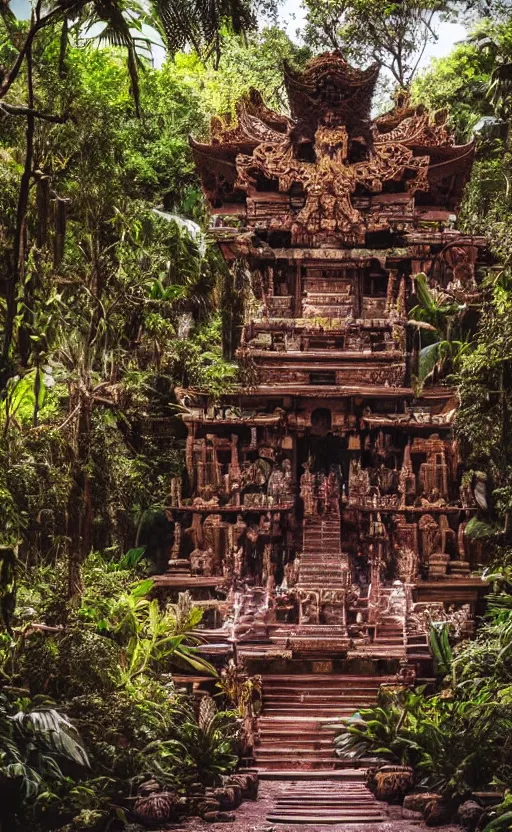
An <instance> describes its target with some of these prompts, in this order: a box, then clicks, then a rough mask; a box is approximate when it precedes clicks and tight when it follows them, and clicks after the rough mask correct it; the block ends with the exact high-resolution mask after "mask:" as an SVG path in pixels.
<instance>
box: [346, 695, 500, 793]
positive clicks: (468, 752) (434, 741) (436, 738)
mask: <svg viewBox="0 0 512 832" xmlns="http://www.w3.org/2000/svg"><path fill="white" fill-rule="evenodd" d="M508 698H509V697H505V698H503V697H502V698H499V699H498V701H496V698H495V696H494V694H493V692H492V690H491V689H482V690H480V691H479V693H478V694H477V693H476V692H475V694H474V696H471V697H469V698H468V697H467V694H466V693H464V694H462V692H458V691H457V692H454V691H451V690H446V691H444V692H442V693H441V694H436V695H433V696H426V695H425V691H424V689H422V688H418V689H417V690H416V691H405V690H399V691H396V692H393V691H391V693H390V694H388V695H387V696H386V700H385V701H384V702H383V703H382V705H378V706H376V707H375V708H369V709H364V710H361V712H360V713H359V714H356V715H355V716H354V717H351V718H349V719H345V720H343V721H342V726H341V728H340V733H339V736H338V737H337V738H336V740H335V744H336V749H337V753H338V754H339V755H340V756H343V757H345V758H348V759H352V760H353V759H359V758H361V757H368V756H374V755H375V756H377V757H381V758H383V760H385V761H388V762H389V761H391V762H396V763H400V764H402V765H403V764H405V765H408V766H410V767H412V768H413V769H414V770H415V772H416V777H417V780H418V782H419V783H421V784H422V785H424V786H426V787H427V788H432V789H435V790H436V791H437V790H439V791H441V792H442V793H443V794H444V795H446V796H447V797H449V798H450V799H459V800H460V799H462V798H464V797H465V796H467V795H468V794H469V793H470V792H471V791H472V790H473V789H477V788H485V787H488V786H489V784H490V783H491V781H493V778H495V777H498V778H499V777H500V776H501V775H505V777H506V776H508V772H509V770H510V762H511V758H510V752H509V750H507V749H504V748H503V743H502V741H501V739H500V738H502V737H503V736H506V735H507V732H508V731H510V729H511V726H512V718H511V715H510V708H509V705H508V704H507V701H508Z"/></svg>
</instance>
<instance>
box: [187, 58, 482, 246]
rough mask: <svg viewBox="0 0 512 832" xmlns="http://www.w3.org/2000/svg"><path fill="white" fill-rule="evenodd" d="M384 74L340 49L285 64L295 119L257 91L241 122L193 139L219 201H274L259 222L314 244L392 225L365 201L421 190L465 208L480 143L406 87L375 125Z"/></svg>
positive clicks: (214, 201) (423, 196) (244, 102)
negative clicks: (458, 135) (362, 203)
mask: <svg viewBox="0 0 512 832" xmlns="http://www.w3.org/2000/svg"><path fill="white" fill-rule="evenodd" d="M377 76H378V67H377V66H376V65H372V66H371V67H369V68H368V69H366V70H359V69H354V68H352V67H351V66H349V64H348V63H347V62H346V61H345V60H344V58H343V57H342V55H340V54H339V53H338V52H333V53H326V54H324V55H320V56H318V57H317V58H314V59H313V60H311V61H310V62H309V63H308V64H307V65H306V67H305V69H304V70H302V71H296V70H293V69H292V68H291V67H289V66H285V69H284V79H285V84H286V89H287V91H288V97H289V102H290V111H291V116H288V115H283V114H279V113H276V112H274V111H273V110H271V109H270V108H269V107H267V106H266V105H265V103H264V101H263V98H262V96H261V94H260V93H259V92H257V91H256V90H251V91H250V92H249V93H248V94H246V95H245V96H243V97H242V98H241V99H240V101H239V102H238V104H237V107H236V118H235V119H231V118H229V117H215V118H214V119H213V120H212V125H211V138H210V141H209V142H205V143H200V142H197V141H195V140H194V139H192V138H191V140H190V143H191V146H192V150H193V154H194V158H195V162H196V165H197V168H198V171H199V173H200V176H201V179H202V184H203V188H204V190H205V192H206V194H207V196H208V199H209V200H210V203H211V205H212V207H213V208H219V209H222V208H223V206H227V207H228V208H229V207H230V206H233V205H236V204H238V205H240V206H241V207H243V205H244V204H248V203H247V200H248V198H249V197H250V198H251V200H252V199H254V198H260V197H261V199H260V201H263V203H264V204H265V205H270V204H271V203H272V200H273V204H272V205H271V207H270V209H269V210H270V214H272V216H270V215H269V216H265V208H263V209H262V211H260V215H259V216H258V217H257V218H256V219H258V220H259V224H260V225H261V224H262V223H263V225H264V224H265V223H266V224H267V227H271V226H272V225H273V226H274V227H276V228H280V229H288V230H291V231H292V236H293V235H294V234H295V237H296V241H297V242H300V241H302V242H304V243H306V244H308V243H311V244H313V245H315V244H317V243H319V242H321V243H322V244H325V243H326V242H328V241H329V239H331V238H332V237H333V236H334V237H337V238H338V241H339V242H342V241H343V242H349V241H350V239H351V238H352V239H353V240H361V239H362V235H363V234H364V232H365V231H378V230H383V229H385V228H386V227H389V225H388V224H387V219H386V217H385V216H384V217H382V216H379V215H377V213H376V212H375V211H373V212H372V210H371V208H370V210H369V211H367V215H363V214H362V213H361V210H360V208H359V207H358V206H356V204H355V199H356V198H359V200H360V198H367V199H368V198H370V200H371V197H372V195H378V194H400V193H402V194H408V195H409V196H410V197H411V198H414V196H415V194H418V195H419V196H420V202H422V203H423V204H424V205H425V204H426V205H432V206H442V207H443V209H445V210H448V211H453V210H454V209H456V207H457V205H458V202H459V201H460V198H461V195H462V190H463V187H464V185H465V183H466V181H467V178H468V176H469V173H470V171H471V165H472V161H473V155H474V144H473V143H471V144H467V145H462V146H457V145H455V144H454V139H453V134H452V133H451V131H450V130H449V128H448V126H447V118H448V114H447V111H446V110H438V111H436V112H430V111H429V110H428V109H427V108H426V107H424V106H423V105H413V104H412V103H411V101H410V97H409V94H408V93H407V92H405V91H402V90H401V91H399V92H398V93H397V95H396V96H395V102H394V107H393V108H392V109H391V110H390V111H389V112H387V113H384V114H383V115H381V116H379V117H377V118H375V119H374V120H373V121H372V119H371V116H370V110H371V103H372V95H373V91H374V87H375V83H376V80H377ZM272 194H275V198H274V197H272V196H271V195H272ZM294 200H295V203H294ZM267 213H268V212H267ZM381 213H382V212H381ZM247 216H248V217H249V212H248V214H247ZM249 224H251V223H249ZM256 224H258V223H256Z"/></svg>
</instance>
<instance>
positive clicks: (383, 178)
mask: <svg viewBox="0 0 512 832" xmlns="http://www.w3.org/2000/svg"><path fill="white" fill-rule="evenodd" d="M336 121H337V119H336V115H335V114H334V113H327V114H326V116H325V119H324V121H323V122H322V123H320V124H319V125H318V127H317V129H316V131H315V134H314V146H313V147H314V156H315V159H314V161H311V162H309V161H300V160H299V159H297V157H296V153H295V147H294V144H293V135H292V131H291V130H288V131H287V133H286V135H284V136H283V135H282V134H280V133H275V134H274V136H273V140H272V141H266V142H262V143H261V144H259V145H258V146H257V147H256V148H255V150H254V151H253V153H252V155H248V154H243V153H241V154H239V155H238V156H237V157H236V170H237V174H238V178H237V182H236V186H237V187H238V188H240V189H242V190H244V191H246V192H248V191H250V190H251V189H255V188H257V185H258V178H259V177H261V175H263V176H264V177H266V178H267V179H275V180H277V182H278V188H279V191H281V192H288V191H289V190H290V189H291V188H292V186H297V185H298V186H301V188H302V189H303V192H304V206H303V208H302V209H301V210H300V211H299V212H298V214H297V215H296V216H294V215H293V214H292V213H291V212H290V213H288V214H287V215H285V216H284V217H279V219H278V220H276V222H275V224H276V226H277V225H279V226H280V227H281V228H283V227H284V228H292V226H298V227H301V226H302V228H303V229H305V230H306V231H307V232H308V233H309V234H313V235H315V234H318V233H325V234H335V233H339V234H348V235H350V234H355V236H357V231H358V230H359V229H360V226H361V223H362V219H361V214H360V212H359V211H358V210H357V209H356V208H355V207H354V205H353V203H352V194H353V193H354V192H355V190H356V188H357V186H358V185H361V186H363V187H364V188H365V189H366V190H367V191H370V192H371V193H380V192H381V191H382V187H383V183H384V182H387V181H391V180H400V179H403V178H404V177H406V180H407V181H406V188H407V191H408V192H409V193H411V194H413V193H415V191H417V190H423V191H427V190H428V178H427V174H428V165H429V157H428V156H414V153H413V151H412V149H411V148H410V147H408V146H407V145H406V144H404V143H400V142H399V141H395V140H391V141H389V140H387V138H384V137H379V141H378V142H375V143H374V145H373V148H372V149H371V151H370V155H369V158H368V159H367V160H366V161H363V162H356V163H353V162H350V161H349V158H348V148H349V136H348V132H347V129H346V127H345V126H344V125H342V124H336ZM422 122H423V120H422ZM394 132H395V131H394ZM383 225H384V226H387V221H386V220H383Z"/></svg>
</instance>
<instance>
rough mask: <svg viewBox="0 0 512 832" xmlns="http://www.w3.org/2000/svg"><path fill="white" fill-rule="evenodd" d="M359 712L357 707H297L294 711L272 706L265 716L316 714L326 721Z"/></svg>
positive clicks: (287, 707)
mask: <svg viewBox="0 0 512 832" xmlns="http://www.w3.org/2000/svg"><path fill="white" fill-rule="evenodd" d="M357 710H358V708H357V707H354V708H351V707H349V706H347V707H344V708H342V707H336V706H333V707H331V708H327V707H320V706H319V705H300V706H297V710H296V711H293V709H292V708H290V706H289V705H282V706H279V705H272V706H271V707H269V708H265V716H283V715H284V714H288V715H289V716H300V715H301V714H304V715H305V716H308V715H309V716H310V715H311V714H316V715H317V716H318V717H320V718H322V719H323V718H324V717H325V718H326V719H334V718H337V717H344V716H352V714H354V713H356V711H357Z"/></svg>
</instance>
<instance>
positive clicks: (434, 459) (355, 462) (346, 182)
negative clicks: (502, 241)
mask: <svg viewBox="0 0 512 832" xmlns="http://www.w3.org/2000/svg"><path fill="white" fill-rule="evenodd" d="M377 75H378V67H377V66H371V67H370V68H368V69H366V70H359V69H354V68H352V67H350V66H349V65H348V64H347V63H346V61H345V60H344V59H343V57H342V56H341V55H340V54H338V53H332V54H325V55H321V56H319V57H317V58H314V59H313V60H311V61H310V62H309V63H308V65H307V66H306V68H305V69H304V70H303V71H301V72H296V71H294V70H293V69H292V68H290V67H285V84H286V89H287V93H288V98H289V114H287V115H282V114H279V113H276V112H273V111H272V110H270V109H269V108H268V107H267V106H266V105H265V104H264V102H263V99H262V96H261V95H260V93H258V92H257V91H256V90H252V91H251V92H250V93H249V94H248V95H246V96H245V97H243V98H242V100H241V101H239V103H238V105H237V108H236V118H228V117H216V118H215V119H213V121H212V125H211V136H210V138H209V140H208V142H206V143H200V142H199V141H196V140H194V139H191V145H192V151H193V155H194V159H195V162H196V166H197V170H198V172H199V174H200V177H201V181H202V185H203V189H204V192H205V194H206V196H207V198H208V200H209V203H210V205H211V211H212V228H211V234H212V235H213V237H214V238H215V240H216V241H217V243H218V245H219V247H220V249H221V250H222V252H223V255H224V257H225V259H226V260H227V261H228V263H229V264H230V267H231V268H232V270H233V274H234V275H235V278H234V279H235V285H236V286H238V287H239V291H240V293H241V294H243V298H244V320H243V322H242V325H241V327H240V331H239V332H238V333H235V334H236V336H237V339H238V347H237V351H236V357H237V360H238V362H239V364H240V382H239V383H238V384H237V385H236V386H235V387H233V388H230V389H228V390H226V393H225V395H223V396H222V397H221V398H220V399H218V400H213V399H212V398H211V397H209V396H208V395H207V394H206V393H204V392H202V391H201V390H196V389H194V390H180V391H178V395H179V399H180V403H181V405H182V411H183V413H184V415H183V419H184V422H185V424H186V426H187V429H188V436H187V440H186V469H187V476H186V477H184V478H183V479H179V480H178V479H176V480H174V481H173V483H172V494H171V499H170V506H169V508H170V511H171V512H172V516H173V520H174V523H175V526H174V543H173V546H172V551H171V553H170V560H169V569H168V571H167V572H166V574H164V575H161V576H159V577H158V578H157V583H158V586H159V587H160V591H165V592H166V593H173V592H174V593H177V592H179V591H180V590H183V589H188V590H189V591H190V592H191V593H192V595H193V597H194V598H195V599H196V601H197V602H198V603H199V604H201V605H202V606H203V607H204V608H205V619H204V621H205V623H206V629H205V630H204V632H203V635H204V636H205V638H206V640H207V644H206V645H205V647H204V652H205V654H206V655H208V656H209V657H210V658H213V659H214V660H215V657H225V656H227V655H232V654H233V653H234V654H235V658H236V659H237V660H240V659H243V660H244V661H245V663H246V665H247V667H248V668H249V670H250V671H251V672H257V673H261V674H262V675H263V680H264V684H263V715H262V717H261V718H260V726H261V731H260V733H261V737H260V743H259V745H258V747H257V748H256V752H255V753H256V759H257V761H258V765H259V766H260V768H261V769H268V770H278V769H283V768H284V769H286V768H290V767H291V768H293V767H294V766H295V767H298V766H299V765H302V766H310V767H317V768H328V767H329V766H334V765H336V761H335V758H334V755H333V753H332V750H331V749H330V748H327V747H326V744H325V742H324V740H322V741H321V742H320V743H315V742H314V737H315V736H316V735H315V730H316V729H315V728H314V725H313V727H312V725H310V724H309V723H308V722H307V719H306V718H307V717H308V715H309V718H310V720H312V719H313V714H314V717H315V719H318V718H319V717H322V716H326V717H328V716H330V715H338V716H339V715H343V713H348V712H351V709H352V710H353V709H354V708H356V707H358V706H360V705H363V704H369V703H370V702H371V701H373V699H374V696H375V692H376V690H377V688H378V687H379V685H380V684H382V683H385V682H386V681H390V680H391V681H392V680H396V679H397V678H402V679H409V680H411V679H414V678H420V679H428V678H429V677H430V676H431V675H432V665H431V657H430V653H429V649H428V641H427V631H428V627H429V624H430V622H431V621H433V620H450V621H451V622H452V624H453V626H454V627H455V628H456V629H457V632H458V633H459V634H460V635H461V636H464V635H467V634H468V633H471V630H472V628H473V626H474V618H475V614H476V612H477V610H478V605H479V603H480V600H479V599H480V597H481V593H482V588H483V583H482V581H481V580H480V578H479V577H478V576H475V575H474V573H475V571H476V570H477V568H478V567H479V565H481V561H482V552H481V551H480V548H479V545H478V543H476V542H472V541H470V540H469V539H468V538H467V537H466V536H465V534H464V529H465V526H466V525H467V523H468V521H469V520H470V519H471V517H472V516H473V515H474V514H475V512H476V511H477V510H478V506H477V502H476V499H475V494H474V489H472V487H471V483H470V482H469V483H468V482H467V481H466V478H463V477H462V473H463V470H462V460H461V458H460V456H459V450H458V447H457V442H456V441H455V440H454V438H453V436H452V433H451V428H452V423H453V420H454V416H455V413H456V408H457V398H456V393H455V391H454V390H453V389H452V388H450V386H449V385H448V384H446V383H438V384H435V383H431V384H430V385H428V386H426V387H425V388H424V389H422V390H420V389H419V388H418V384H417V382H416V379H415V373H416V371H417V361H418V343H419V336H418V329H417V328H415V327H412V326H410V324H408V311H409V310H410V309H411V307H412V306H414V304H415V303H416V302H417V300H416V295H415V292H416V284H415V276H416V275H417V274H418V273H420V272H423V273H425V274H426V275H427V278H428V282H429V286H430V287H431V288H435V289H436V290H437V291H438V292H439V293H443V294H444V296H446V297H448V298H451V299H457V300H459V301H461V300H467V299H468V298H473V299H475V298H478V294H479V292H478V285H477V279H476V276H475V275H476V274H478V264H479V263H482V262H483V261H484V260H485V256H486V255H485V240H484V239H483V238H481V237H475V236H466V235H464V234H462V233H460V232H459V231H457V230H455V229H454V225H455V221H456V213H457V208H458V205H459V202H460V200H461V197H462V193H463V189H464V186H465V183H466V181H467V179H468V177H469V174H470V171H471V166H472V161H473V155H474V146H473V144H467V145H462V146H458V145H456V144H454V140H453V136H452V134H451V132H450V130H449V128H448V126H447V113H446V112H445V111H438V112H434V113H432V112H429V111H428V110H427V109H426V108H425V107H423V106H422V105H415V104H412V103H411V100H410V98H409V96H408V94H407V93H405V92H400V93H398V94H397V95H396V97H395V102H394V107H393V109H391V110H390V111H389V112H387V113H385V114H384V115H380V116H378V117H377V118H372V116H371V104H372V95H373V90H374V86H375V83H376V80H377ZM299 701H300V704H298V703H299ZM297 716H300V717H302V718H303V720H305V721H304V723H303V727H302V733H301V735H300V737H299V738H298V739H297V730H298V729H297V727H296V726H297V721H296V719H295V717H297ZM265 720H267V724H266V726H265ZM313 722H314V720H313ZM312 724H313V723H312ZM293 726H295V727H293ZM294 732H295V733H294ZM275 737H278V738H279V743H278V744H276V740H275ZM308 738H309V739H308ZM308 742H309V743H310V744H309V745H308Z"/></svg>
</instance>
